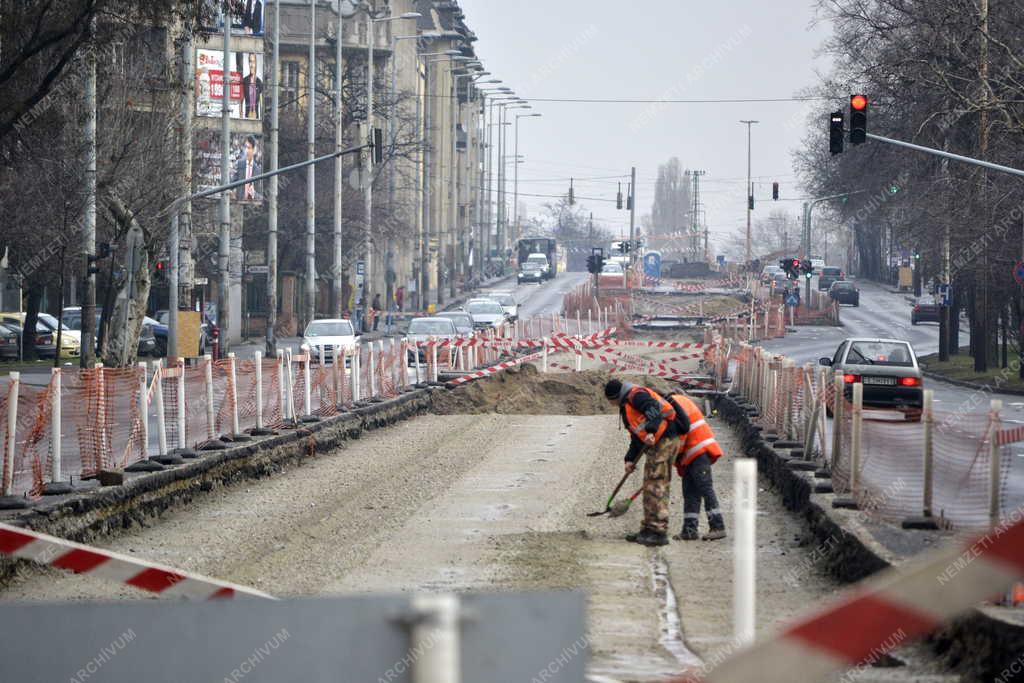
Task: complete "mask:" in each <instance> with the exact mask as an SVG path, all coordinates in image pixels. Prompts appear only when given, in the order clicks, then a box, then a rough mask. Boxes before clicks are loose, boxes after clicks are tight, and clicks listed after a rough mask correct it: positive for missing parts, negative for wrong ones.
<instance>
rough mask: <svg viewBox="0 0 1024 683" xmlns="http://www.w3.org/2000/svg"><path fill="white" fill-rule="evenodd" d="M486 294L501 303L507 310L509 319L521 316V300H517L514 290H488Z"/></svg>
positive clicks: (503, 308)
mask: <svg viewBox="0 0 1024 683" xmlns="http://www.w3.org/2000/svg"><path fill="white" fill-rule="evenodd" d="M486 296H487V298H488V299H494V300H495V301H497V302H498V303H499V304H501V308H502V310H503V311H505V314H506V315H507V316H508V319H509V320H516V319H517V318H518V317H519V302H518V301H516V298H515V297H514V296H512V292H505V291H494V292H487V295H486Z"/></svg>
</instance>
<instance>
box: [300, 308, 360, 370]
mask: <svg viewBox="0 0 1024 683" xmlns="http://www.w3.org/2000/svg"><path fill="white" fill-rule="evenodd" d="M356 336H357V335H356V331H355V328H353V327H352V321H350V320H345V319H341V318H335V319H325V320H314V321H313V322H311V323H310V324H309V325H307V326H306V331H305V332H304V333H303V334H302V344H303V345H304V346H308V347H309V350H310V353H311V354H312V356H313V357H312V359H311V360H312V361H313V362H314V363H319V362H320V350H321V349H323V355H324V362H325V363H333V362H334V359H335V358H336V357H337V355H338V352H339V351H348V352H354V351H355V350H356V346H357V345H358V343H359V342H358V340H357V339H356Z"/></svg>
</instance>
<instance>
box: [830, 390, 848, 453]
mask: <svg viewBox="0 0 1024 683" xmlns="http://www.w3.org/2000/svg"><path fill="white" fill-rule="evenodd" d="M832 388H833V390H834V394H833V396H832V453H831V457H830V459H829V464H830V466H831V468H832V469H833V470H834V469H835V468H836V464H837V463H838V462H839V459H840V458H841V457H842V447H843V404H844V402H845V399H844V397H843V392H844V391H845V385H844V383H843V373H841V372H839V371H838V370H836V371H835V373H833V375H832Z"/></svg>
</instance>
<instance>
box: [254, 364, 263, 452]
mask: <svg viewBox="0 0 1024 683" xmlns="http://www.w3.org/2000/svg"><path fill="white" fill-rule="evenodd" d="M253 362H255V363H256V430H257V431H258V432H262V431H263V354H262V353H261V352H259V351H257V352H256V353H254V354H253Z"/></svg>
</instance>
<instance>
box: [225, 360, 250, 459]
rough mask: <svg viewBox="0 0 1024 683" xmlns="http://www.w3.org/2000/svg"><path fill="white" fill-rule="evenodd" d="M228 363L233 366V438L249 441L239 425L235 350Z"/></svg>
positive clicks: (234, 439)
mask: <svg viewBox="0 0 1024 683" xmlns="http://www.w3.org/2000/svg"><path fill="white" fill-rule="evenodd" d="M228 365H229V367H230V368H231V439H232V440H233V441H248V437H246V438H243V436H244V435H243V434H242V430H241V428H240V427H239V425H238V372H237V371H236V368H235V354H234V352H233V351H232V352H231V353H229V354H228Z"/></svg>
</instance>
